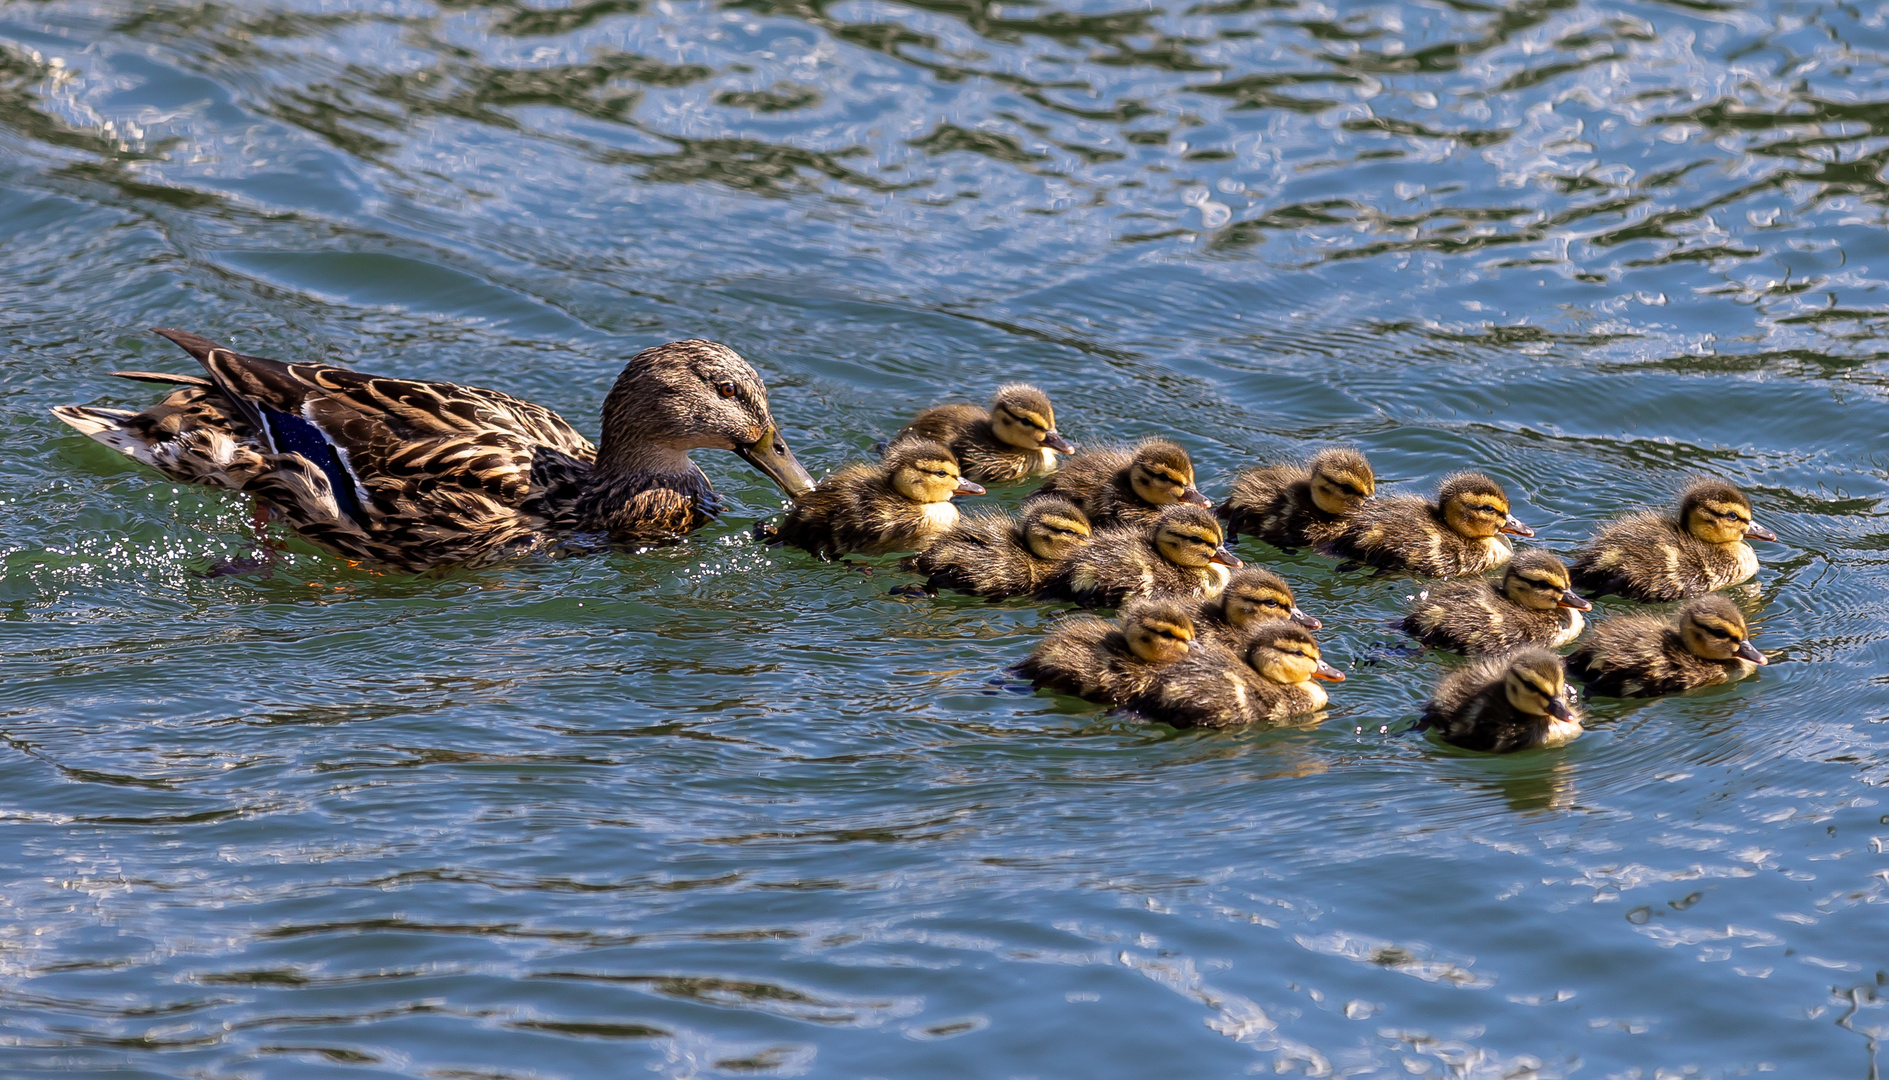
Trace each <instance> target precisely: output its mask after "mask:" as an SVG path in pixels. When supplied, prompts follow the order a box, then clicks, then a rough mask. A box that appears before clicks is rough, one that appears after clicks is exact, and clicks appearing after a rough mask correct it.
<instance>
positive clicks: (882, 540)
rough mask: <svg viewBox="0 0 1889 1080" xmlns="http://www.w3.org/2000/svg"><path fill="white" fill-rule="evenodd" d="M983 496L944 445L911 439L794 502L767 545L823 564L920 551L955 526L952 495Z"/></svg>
mask: <svg viewBox="0 0 1889 1080" xmlns="http://www.w3.org/2000/svg"><path fill="white" fill-rule="evenodd" d="M983 493H984V489H983V488H982V487H980V486H978V485H977V484H974V483H972V482H970V481H969V480H966V479H964V478H963V477H961V476H959V475H958V459H957V458H955V457H953V456H952V455H951V451H950V450H948V449H946V448H945V446H944V444H942V443H938V442H934V441H932V440H930V439H908V440H906V441H905V442H902V443H900V444H899V445H897V446H894V447H892V448H891V449H889V450H887V451H886V456H885V460H884V461H882V462H880V463H879V464H878V465H866V464H858V465H849V466H847V467H846V468H844V469H841V470H840V471H839V472H836V473H834V474H833V475H831V476H829V477H827V478H826V479H825V480H822V481H820V484H819V486H818V487H815V488H814V489H813V490H812V491H811V492H809V493H808V494H806V495H803V496H801V497H800V498H799V499H797V500H795V501H794V505H793V508H792V509H790V510H788V511H787V517H786V519H785V520H784V521H782V522H781V524H780V528H779V529H777V530H775V532H774V534H773V536H772V539H773V540H775V541H776V542H779V543H787V544H792V545H794V546H795V547H801V548H806V549H807V550H808V551H811V552H813V553H814V554H815V555H818V556H820V557H821V558H822V559H831V558H837V557H838V556H841V555H849V554H859V555H884V554H887V553H889V552H893V551H913V550H916V549H918V548H922V547H925V546H926V545H927V544H929V543H930V542H931V540H932V538H933V537H936V536H938V535H939V534H941V533H943V532H945V531H947V530H949V529H950V528H951V527H952V526H954V525H956V524H957V523H958V508H957V506H956V505H955V504H954V503H952V501H951V497H952V496H953V495H982V494H983Z"/></svg>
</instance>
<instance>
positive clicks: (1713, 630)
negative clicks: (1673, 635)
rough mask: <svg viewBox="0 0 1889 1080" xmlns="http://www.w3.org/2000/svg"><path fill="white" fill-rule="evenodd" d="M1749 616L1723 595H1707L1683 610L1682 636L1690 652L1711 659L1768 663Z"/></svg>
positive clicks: (1680, 622) (1681, 638)
mask: <svg viewBox="0 0 1889 1080" xmlns="http://www.w3.org/2000/svg"><path fill="white" fill-rule="evenodd" d="M1750 637H1751V633H1750V631H1748V630H1747V629H1746V628H1745V616H1744V615H1743V614H1742V613H1741V612H1739V610H1738V608H1737V607H1735V606H1734V605H1733V604H1732V602H1731V601H1730V600H1727V599H1725V598H1724V597H1722V596H1711V597H1706V598H1705V599H1703V600H1697V601H1694V602H1693V603H1690V604H1687V605H1686V606H1685V607H1684V608H1682V609H1680V612H1679V638H1680V640H1681V641H1683V642H1685V645H1686V651H1687V652H1690V653H1691V654H1692V655H1694V656H1700V657H1704V658H1705V659H1707V660H1717V661H1720V662H1724V661H1727V660H1748V661H1750V662H1751V663H1754V664H1763V663H1766V660H1765V657H1764V654H1763V653H1761V652H1759V651H1758V650H1757V648H1756V647H1755V646H1753V645H1752V644H1751V641H1750Z"/></svg>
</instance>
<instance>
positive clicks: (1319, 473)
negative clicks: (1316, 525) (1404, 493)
mask: <svg viewBox="0 0 1889 1080" xmlns="http://www.w3.org/2000/svg"><path fill="white" fill-rule="evenodd" d="M1376 493H1377V476H1376V475H1375V474H1374V473H1372V471H1371V463H1370V462H1368V461H1366V460H1364V455H1363V454H1360V453H1358V452H1357V451H1355V450H1337V451H1332V450H1328V451H1326V452H1324V453H1322V454H1320V455H1318V456H1317V457H1315V458H1313V459H1312V502H1313V503H1314V504H1315V505H1316V506H1317V507H1318V508H1319V509H1320V510H1323V511H1324V512H1325V513H1327V514H1331V515H1332V516H1334V517H1343V516H1344V515H1346V514H1349V513H1351V512H1352V511H1353V510H1356V509H1357V508H1358V506H1359V505H1360V504H1361V503H1363V502H1364V500H1366V499H1368V498H1370V497H1371V496H1372V495H1374V494H1376Z"/></svg>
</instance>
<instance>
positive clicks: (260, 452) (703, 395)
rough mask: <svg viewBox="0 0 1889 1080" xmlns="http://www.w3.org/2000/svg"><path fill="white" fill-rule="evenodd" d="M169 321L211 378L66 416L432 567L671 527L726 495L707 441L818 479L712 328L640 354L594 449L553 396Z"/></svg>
mask: <svg viewBox="0 0 1889 1080" xmlns="http://www.w3.org/2000/svg"><path fill="white" fill-rule="evenodd" d="M154 333H156V334H158V335H160V336H162V337H166V338H169V339H170V340H171V341H174V342H176V343H177V344H178V345H180V346H182V347H183V348H184V350H185V351H186V352H188V353H190V355H192V356H194V357H196V358H197V360H198V362H199V363H201V364H202V365H203V367H204V370H205V371H206V372H207V373H208V375H209V377H208V378H203V377H200V376H194V375H167V374H154V373H150V372H137V371H126V372H119V373H118V374H120V375H122V376H124V377H126V378H130V379H138V380H141V381H144V382H154V383H160V384H164V385H170V386H175V387H176V389H174V390H172V391H171V392H170V393H169V394H168V395H166V396H165V398H164V400H163V401H160V402H159V403H158V404H156V405H153V406H151V407H150V408H148V409H146V410H144V411H143V412H130V411H127V410H123V409H103V408H97V407H93V406H87V405H61V406H59V407H58V408H55V409H53V410H52V412H53V415H54V416H57V417H58V418H59V419H61V420H63V421H65V422H66V423H67V424H70V425H71V426H73V427H74V428H77V429H78V430H79V431H81V432H83V433H85V434H86V435H88V436H90V437H92V438H93V439H96V440H97V441H99V442H102V443H104V444H105V445H106V446H109V447H112V448H113V449H115V450H118V451H120V452H122V453H124V454H125V455H126V456H127V457H130V458H132V459H134V460H136V461H139V462H142V463H144V464H146V465H149V466H151V467H152V468H154V469H157V470H158V471H159V472H161V473H163V474H164V475H166V476H168V477H170V478H171V479H173V480H178V481H182V482H185V483H193V484H205V485H208V486H211V487H221V488H228V489H230V490H232V491H241V492H246V493H248V494H250V495H254V496H255V497H256V498H257V499H258V500H260V501H261V502H262V503H263V504H264V505H266V506H268V507H270V508H273V509H274V510H275V512H276V513H277V514H279V515H280V516H281V518H282V520H283V521H284V522H286V523H287V524H288V526H289V527H290V528H291V529H294V530H295V531H296V532H297V533H299V534H300V535H302V536H303V537H305V538H307V539H308V540H309V541H311V542H313V543H314V544H316V545H317V546H319V547H321V548H323V549H325V550H327V551H330V552H333V553H334V554H337V555H340V556H343V557H345V558H349V559H358V560H361V561H364V562H370V563H376V564H380V565H384V566H390V567H395V568H397V569H401V570H410V571H416V572H417V571H422V570H428V569H431V568H433V567H437V566H444V565H449V564H456V563H468V564H475V565H476V564H482V563H488V562H493V561H496V560H498V559H502V558H506V557H508V556H513V555H517V554H519V553H521V552H525V551H529V550H531V549H532V548H534V547H538V546H540V545H542V544H544V543H545V542H546V541H548V540H551V539H553V538H555V537H558V536H560V535H563V534H568V533H574V532H604V533H609V534H610V536H611V537H612V538H613V539H615V540H618V541H620V542H626V543H646V542H652V541H659V540H669V539H674V538H677V537H680V536H682V535H683V534H685V533H687V532H689V531H690V530H691V529H695V528H697V527H699V526H701V525H703V524H705V523H706V522H708V521H709V520H711V519H712V518H713V517H714V516H715V515H716V514H717V513H718V512H719V511H720V509H721V503H720V500H719V499H718V498H717V497H716V495H715V490H714V488H712V487H711V486H709V482H708V478H707V477H706V476H704V475H702V471H701V470H700V469H699V468H697V467H696V465H695V463H694V462H692V461H690V460H689V454H688V452H689V451H690V450H692V449H695V448H698V447H712V448H717V449H722V450H732V451H734V452H735V453H736V454H738V455H740V456H741V457H742V458H743V459H744V460H746V461H747V462H748V463H749V464H751V465H753V466H754V467H755V468H757V469H759V470H760V471H761V472H762V473H763V474H764V475H766V476H767V477H768V478H769V479H770V480H773V481H774V482H775V483H776V484H779V485H780V487H781V489H782V490H783V491H785V492H787V494H788V495H789V496H799V495H802V494H804V493H806V492H807V491H810V490H811V489H812V488H813V479H812V478H811V477H809V476H808V475H807V471H806V470H805V469H803V468H801V467H800V463H799V462H797V461H795V460H794V455H793V454H792V453H791V452H790V451H789V450H788V449H787V444H786V443H785V442H784V441H783V440H782V439H781V436H780V430H779V428H777V427H776V426H775V424H774V418H773V416H772V415H771V414H770V413H769V412H768V406H767V387H766V386H764V385H762V383H761V377H760V376H759V375H757V374H755V371H754V369H753V368H752V367H750V366H748V362H747V361H746V360H743V359H742V358H741V356H740V355H739V354H737V353H736V352H735V351H734V350H733V349H730V348H729V347H727V346H726V345H718V344H715V343H714V342H711V341H675V342H671V343H669V344H667V345H658V346H656V347H655V348H653V349H645V350H643V351H642V352H640V353H638V354H636V356H634V357H632V358H631V360H630V362H629V364H628V365H627V366H626V367H624V369H623V374H622V375H620V376H618V378H617V381H616V385H615V386H614V387H612V388H611V390H610V393H609V396H607V397H606V398H605V399H604V404H603V439H602V444H601V445H600V446H598V447H594V448H593V447H592V446H591V444H590V443H589V442H588V441H587V440H586V439H585V438H584V437H583V436H582V435H579V434H578V433H577V432H576V431H575V430H574V429H573V428H572V427H571V426H570V425H569V424H567V423H565V422H564V420H563V419H562V418H560V417H559V416H558V415H557V414H556V413H554V412H552V411H551V410H549V409H546V408H544V407H543V406H541V405H534V404H532V403H531V402H528V401H520V400H519V399H517V398H514V397H511V396H509V395H507V394H501V393H498V392H497V391H494V390H481V389H478V388H476V387H471V386H458V385H455V384H453V383H444V382H421V381H419V380H415V379H396V378H389V377H386V376H381V375H367V374H362V373H360V372H356V371H349V370H348V369H346V368H338V367H332V366H330V365H328V364H316V363H283V362H281V361H277V360H265V359H262V358H261V357H255V356H245V355H243V354H242V353H238V352H232V351H231V350H229V349H225V348H223V347H222V346H220V345H218V344H217V343H216V342H214V341H211V340H209V339H208V338H202V337H198V336H197V335H195V334H187V333H184V332H183V331H181V330H156V331H154Z"/></svg>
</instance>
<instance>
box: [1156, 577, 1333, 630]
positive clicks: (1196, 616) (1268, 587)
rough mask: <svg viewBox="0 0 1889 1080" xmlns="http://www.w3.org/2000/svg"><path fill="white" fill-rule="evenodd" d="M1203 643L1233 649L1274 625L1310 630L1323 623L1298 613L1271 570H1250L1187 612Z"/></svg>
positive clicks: (1282, 581)
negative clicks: (1218, 593) (1292, 625)
mask: <svg viewBox="0 0 1889 1080" xmlns="http://www.w3.org/2000/svg"><path fill="white" fill-rule="evenodd" d="M1187 615H1188V618H1190V619H1192V620H1194V632H1195V633H1196V634H1198V635H1199V636H1200V637H1201V639H1202V640H1205V641H1211V642H1213V643H1214V644H1216V645H1220V646H1223V647H1225V648H1229V649H1230V648H1234V647H1236V646H1238V645H1239V644H1240V643H1241V642H1243V641H1245V640H1246V636H1247V635H1248V634H1250V633H1251V632H1252V631H1254V630H1256V629H1258V628H1259V627H1261V626H1264V625H1265V624H1267V623H1271V622H1295V623H1298V624H1299V625H1300V626H1303V627H1305V628H1306V629H1307V630H1316V629H1318V628H1319V627H1320V626H1321V625H1323V624H1322V623H1320V622H1319V621H1318V620H1317V619H1315V618H1313V617H1312V616H1310V615H1307V614H1306V613H1305V612H1303V611H1300V610H1299V605H1298V603H1297V602H1296V601H1295V600H1294V599H1293V597H1292V586H1290V585H1287V584H1286V581H1285V579H1284V578H1282V577H1280V576H1279V575H1278V574H1275V573H1273V572H1272V571H1271V570H1267V569H1264V568H1262V567H1258V566H1249V567H1247V568H1246V569H1244V570H1241V571H1239V572H1238V573H1236V574H1234V575H1233V576H1232V577H1230V578H1228V579H1227V584H1226V588H1224V589H1222V590H1220V595H1219V596H1217V597H1214V598H1212V599H1203V600H1196V601H1194V602H1193V604H1192V605H1191V606H1190V608H1189V609H1188V612H1187Z"/></svg>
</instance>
